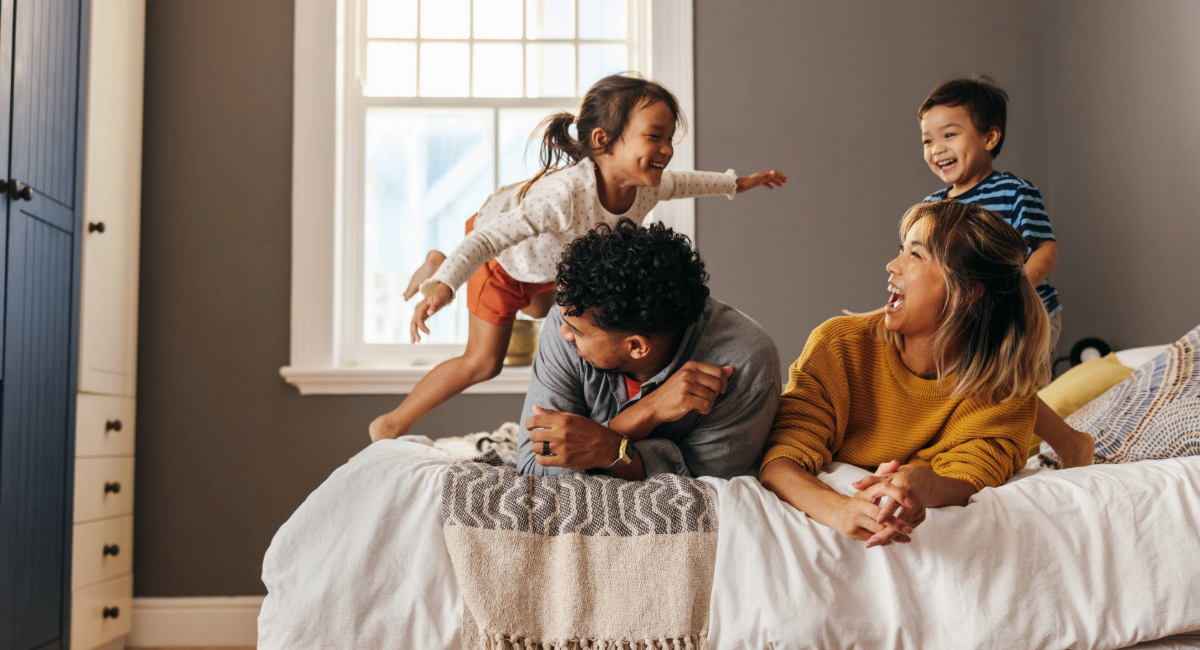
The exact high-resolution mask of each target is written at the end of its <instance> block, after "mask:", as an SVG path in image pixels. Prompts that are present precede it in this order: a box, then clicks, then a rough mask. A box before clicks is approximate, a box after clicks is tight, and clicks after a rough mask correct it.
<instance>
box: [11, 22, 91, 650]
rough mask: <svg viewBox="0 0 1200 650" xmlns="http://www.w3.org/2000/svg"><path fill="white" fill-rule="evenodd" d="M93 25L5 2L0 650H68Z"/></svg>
mask: <svg viewBox="0 0 1200 650" xmlns="http://www.w3.org/2000/svg"><path fill="white" fill-rule="evenodd" d="M87 24H88V2H87V1H86V0H82V1H81V0H0V185H2V187H0V191H2V192H3V194H2V195H0V215H3V228H0V273H2V274H3V275H2V276H0V287H3V292H4V293H3V299H2V300H0V305H3V310H4V311H3V314H0V328H2V330H0V359H2V361H0V373H2V374H0V649H7V648H13V649H15V650H26V649H32V648H47V649H50V648H56V649H62V648H67V647H68V639H67V634H68V627H69V621H70V612H69V611H68V610H69V607H70V600H71V599H70V594H71V591H70V581H71V571H70V568H71V567H70V561H71V541H70V540H71V530H72V529H71V515H72V513H71V508H72V502H73V480H72V478H73V473H74V444H75V442H74V428H75V404H74V402H75V400H74V394H75V386H76V377H77V373H76V363H77V354H78V340H79V336H78V322H79V318H78V316H79V260H80V236H81V230H80V228H81V225H80V223H81V222H80V218H81V203H82V196H83V192H82V191H83V187H82V173H81V172H82V167H83V124H84V122H83V119H82V117H83V116H84V115H85V110H84V105H83V102H84V98H86V96H87V93H86V92H85V89H86V79H85V76H86V71H87V66H86V65H85V60H84V57H86V52H87V46H86V38H87V36H86V35H87V29H86V25H87Z"/></svg>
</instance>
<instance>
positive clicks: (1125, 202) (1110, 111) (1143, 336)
mask: <svg viewBox="0 0 1200 650" xmlns="http://www.w3.org/2000/svg"><path fill="white" fill-rule="evenodd" d="M1052 21H1053V25H1054V26H1055V33H1054V38H1053V39H1051V43H1052V50H1051V56H1050V58H1049V64H1050V65H1049V75H1048V81H1049V84H1050V94H1049V105H1050V112H1049V118H1050V119H1049V123H1048V127H1047V131H1048V134H1049V143H1050V146H1049V150H1048V152H1049V163H1050V168H1049V172H1050V189H1051V192H1052V193H1051V196H1050V199H1051V203H1050V205H1051V208H1052V209H1053V212H1051V215H1052V218H1053V219H1054V220H1055V221H1054V223H1055V231H1056V232H1057V234H1058V236H1059V238H1060V240H1061V243H1060V244H1059V248H1060V250H1061V252H1062V261H1061V262H1060V263H1059V267H1058V268H1059V270H1058V271H1056V272H1055V276H1054V277H1055V281H1056V282H1057V284H1058V289H1059V292H1060V293H1061V294H1062V296H1063V303H1064V304H1065V305H1066V307H1065V309H1064V312H1063V315H1064V319H1063V328H1064V332H1063V338H1064V339H1066V340H1069V341H1074V340H1077V339H1078V338H1081V337H1084V336H1099V337H1101V338H1103V339H1105V340H1107V341H1110V342H1112V343H1113V344H1114V345H1116V346H1117V347H1118V348H1124V347H1135V346H1140V345H1154V344H1158V343H1167V342H1171V341H1174V340H1176V339H1178V338H1179V337H1180V336H1182V335H1183V333H1184V332H1187V331H1188V330H1190V329H1191V328H1193V327H1196V325H1197V324H1200V119H1198V117H1200V39H1197V33H1200V32H1198V30H1200V3H1198V2H1195V1H1194V0H1162V1H1159V2H1153V3H1142V2H1120V1H1113V0H1104V1H1102V2H1095V1H1093V0H1087V1H1086V2H1085V1H1076V0H1073V1H1070V2H1067V1H1060V2H1056V3H1055V4H1054V5H1053V15H1052Z"/></svg>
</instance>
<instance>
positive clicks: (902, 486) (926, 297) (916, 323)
mask: <svg viewBox="0 0 1200 650" xmlns="http://www.w3.org/2000/svg"><path fill="white" fill-rule="evenodd" d="M900 238H901V241H902V242H903V244H902V246H901V250H900V254H899V255H898V256H897V257H896V258H895V259H893V260H892V261H891V262H889V263H888V265H887V271H888V273H889V274H890V277H889V278H888V291H889V292H891V298H890V299H889V301H888V303H887V306H886V307H884V308H882V309H880V310H877V311H875V312H872V313H870V314H865V315H856V316H844V317H840V318H834V319H832V320H830V321H828V322H826V323H824V324H823V325H821V326H820V327H818V328H817V329H816V330H815V331H814V332H813V333H812V335H811V336H810V337H809V339H808V343H807V345H805V347H804V352H803V353H802V354H801V355H800V358H799V359H798V360H797V361H796V362H795V363H794V364H792V367H791V370H790V380H789V382H788V385H787V388H786V390H785V391H784V394H783V400H782V402H781V403H780V406H779V411H778V413H777V414H776V416H775V424H774V427H773V429H772V432H771V435H770V437H769V438H768V440H767V446H766V455H765V456H764V458H763V463H762V470H761V472H760V478H761V480H762V483H763V485H765V486H766V487H767V488H768V489H770V490H771V491H773V492H775V493H776V494H778V495H779V497H780V498H781V499H783V500H784V501H786V502H787V503H789V504H791V505H792V506H794V507H796V508H797V509H799V510H801V511H803V512H805V513H807V514H808V516H809V517H812V518H813V519H815V520H817V521H818V522H820V523H822V524H824V525H826V526H829V527H830V528H833V529H834V530H837V531H838V532H840V533H841V534H842V535H844V536H846V537H849V538H851V539H856V540H863V541H866V542H867V546H868V547H871V546H876V545H886V544H890V543H892V542H893V541H896V542H908V541H910V537H909V535H911V534H912V531H913V526H916V525H918V524H919V523H921V521H923V520H924V518H925V508H927V507H929V508H933V507H938V506H946V505H966V503H967V500H968V499H969V498H970V497H971V495H972V494H974V493H975V492H977V491H979V490H981V489H983V488H985V487H996V486H998V485H1000V484H1001V483H1003V482H1004V481H1005V480H1007V479H1008V478H1009V477H1010V476H1012V474H1013V473H1014V472H1015V471H1016V470H1017V469H1018V468H1019V467H1022V466H1023V465H1024V463H1025V458H1026V450H1027V449H1028V447H1029V437H1030V435H1031V434H1032V433H1033V430H1034V423H1035V422H1036V420H1037V416H1038V406H1037V402H1038V399H1037V389H1038V387H1039V386H1041V385H1042V384H1044V383H1045V382H1046V381H1047V380H1048V378H1049V359H1048V358H1047V355H1046V349H1047V346H1048V344H1049V343H1048V342H1049V336H1050V329H1049V322H1048V320H1047V318H1046V310H1045V309H1044V308H1043V307H1042V303H1041V301H1040V300H1039V299H1038V295H1037V292H1036V291H1035V290H1034V288H1033V285H1032V284H1030V282H1029V280H1028V279H1027V278H1026V276H1025V257H1026V246H1025V242H1024V241H1023V240H1022V239H1021V237H1020V235H1019V234H1018V233H1017V231H1016V230H1014V229H1013V228H1012V226H1009V225H1008V224H1007V223H1006V222H1005V221H1004V220H1003V219H1002V218H1001V217H999V216H998V215H996V214H993V213H991V212H989V211H987V210H986V209H984V208H982V207H980V206H979V205H977V204H962V203H958V202H957V201H942V202H938V203H926V204H922V205H917V206H913V207H912V208H911V209H909V211H908V212H907V213H906V214H905V215H904V218H903V219H902V220H901V222H900ZM1056 424H1057V425H1058V426H1065V425H1063V424H1062V423H1061V421H1059V422H1058V423H1056ZM831 460H838V461H841V462H845V463H850V464H853V465H859V466H862V467H868V468H873V467H878V468H879V469H878V471H877V472H876V474H875V475H874V476H870V477H868V478H866V479H863V480H862V481H859V482H858V483H856V484H855V487H856V488H857V489H858V490H859V492H858V493H857V494H856V495H855V496H854V497H852V498H851V497H845V496H843V495H841V494H838V493H837V492H834V491H833V490H832V489H830V488H829V487H828V486H826V485H825V484H824V483H822V482H821V481H820V480H819V479H817V477H816V474H817V472H819V471H820V469H821V466H822V465H825V464H826V463H828V462H830V461H831ZM885 497H886V498H887V500H886V501H885V500H884V498H885Z"/></svg>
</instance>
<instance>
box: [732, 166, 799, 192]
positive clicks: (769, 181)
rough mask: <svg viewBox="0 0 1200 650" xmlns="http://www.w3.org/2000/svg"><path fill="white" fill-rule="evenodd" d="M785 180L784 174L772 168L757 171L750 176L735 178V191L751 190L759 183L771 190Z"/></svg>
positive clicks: (780, 185) (781, 184)
mask: <svg viewBox="0 0 1200 650" xmlns="http://www.w3.org/2000/svg"><path fill="white" fill-rule="evenodd" d="M786 182H787V175H786V174H781V173H779V172H777V171H775V170H773V169H772V170H771V171H769V172H759V173H757V174H753V175H751V176H743V177H741V178H739V179H737V193H738V194H741V193H742V192H745V191H747V190H752V189H754V188H756V187H758V186H759V185H766V186H767V189H768V190H773V189H775V188H777V187H782V186H783V184H784V183H786Z"/></svg>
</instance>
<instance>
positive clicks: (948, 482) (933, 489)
mask: <svg viewBox="0 0 1200 650" xmlns="http://www.w3.org/2000/svg"><path fill="white" fill-rule="evenodd" d="M926 489H927V493H926V499H925V507H927V508H941V507H942V506H965V505H967V501H970V500H971V495H973V494H975V493H976V492H978V491H979V490H977V489H975V486H974V485H972V484H970V483H969V482H967V481H964V480H962V479H957V478H950V477H948V476H941V475H939V474H936V473H934V472H933V471H930V472H929V485H928V486H927V488H926Z"/></svg>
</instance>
